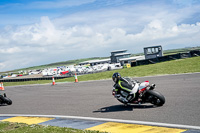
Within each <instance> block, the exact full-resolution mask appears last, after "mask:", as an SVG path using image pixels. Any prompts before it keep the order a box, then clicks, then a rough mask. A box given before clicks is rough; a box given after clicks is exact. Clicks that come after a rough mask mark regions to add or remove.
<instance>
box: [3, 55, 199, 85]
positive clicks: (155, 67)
mask: <svg viewBox="0 0 200 133" xmlns="http://www.w3.org/2000/svg"><path fill="white" fill-rule="evenodd" d="M115 72H119V73H120V74H121V75H122V76H123V77H126V76H129V77H143V76H154V75H165V74H179V73H194V72H200V57H192V58H186V59H180V60H173V61H166V62H161V63H157V64H150V65H143V66H136V67H131V68H125V69H119V70H113V71H106V72H101V73H95V74H88V75H82V76H78V81H88V80H102V79H111V77H112V75H113V73H115ZM74 81H75V79H74V77H70V78H65V79H59V80H56V82H74ZM45 83H52V81H51V80H40V81H26V82H4V86H13V85H26V84H45Z"/></svg>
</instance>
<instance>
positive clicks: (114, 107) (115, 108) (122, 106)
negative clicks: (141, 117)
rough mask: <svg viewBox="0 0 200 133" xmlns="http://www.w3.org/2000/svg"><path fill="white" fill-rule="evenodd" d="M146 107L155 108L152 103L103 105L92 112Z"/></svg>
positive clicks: (131, 109)
mask: <svg viewBox="0 0 200 133" xmlns="http://www.w3.org/2000/svg"><path fill="white" fill-rule="evenodd" d="M148 108H155V106H154V105H128V106H124V105H122V104H120V105H113V106H109V107H103V108H100V109H98V110H96V111H93V113H108V112H119V111H133V109H148Z"/></svg>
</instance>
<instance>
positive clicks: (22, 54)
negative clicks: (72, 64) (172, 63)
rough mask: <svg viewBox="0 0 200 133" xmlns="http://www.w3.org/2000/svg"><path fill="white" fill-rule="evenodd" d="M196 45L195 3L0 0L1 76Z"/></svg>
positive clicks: (199, 8) (199, 15) (198, 15)
mask: <svg viewBox="0 0 200 133" xmlns="http://www.w3.org/2000/svg"><path fill="white" fill-rule="evenodd" d="M155 45H162V47H163V49H164V50H167V49H176V48H184V47H195V46H200V1H199V0H40V1H39V0H38V1H37V0H0V55H1V56H0V72H3V71H8V70H14V69H20V68H26V67H32V66H38V65H44V64H49V63H55V62H60V61H68V60H73V59H83V58H89V57H109V56H110V52H111V51H115V50H121V49H127V50H128V51H127V52H128V53H132V54H135V53H141V52H143V48H144V47H148V46H155Z"/></svg>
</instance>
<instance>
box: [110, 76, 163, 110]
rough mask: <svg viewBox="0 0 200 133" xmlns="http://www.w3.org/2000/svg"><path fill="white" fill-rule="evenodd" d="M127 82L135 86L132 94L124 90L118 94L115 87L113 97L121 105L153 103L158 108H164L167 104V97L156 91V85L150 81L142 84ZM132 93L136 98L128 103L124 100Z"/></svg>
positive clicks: (132, 81) (134, 81) (133, 81)
mask: <svg viewBox="0 0 200 133" xmlns="http://www.w3.org/2000/svg"><path fill="white" fill-rule="evenodd" d="M127 80H129V82H131V83H132V84H133V86H134V87H133V89H132V91H131V92H127V91H125V90H122V89H120V90H118V91H117V92H116V91H115V89H116V88H115V85H114V88H113V90H112V95H113V96H114V97H115V98H116V99H117V100H118V101H120V102H121V103H123V104H125V105H129V104H144V103H151V104H153V105H156V106H162V105H163V104H164V103H165V97H164V96H163V95H162V94H161V93H160V92H158V91H155V90H154V89H155V87H156V85H155V84H152V85H150V84H149V81H145V82H142V83H140V82H139V81H137V80H131V79H130V78H128V79H127ZM130 93H132V94H135V96H134V98H133V99H129V100H128V102H127V101H125V100H124V99H125V98H127V97H128V96H129V94H130Z"/></svg>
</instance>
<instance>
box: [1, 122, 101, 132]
mask: <svg viewBox="0 0 200 133" xmlns="http://www.w3.org/2000/svg"><path fill="white" fill-rule="evenodd" d="M0 133H102V132H99V131H89V130H79V129H72V128H66V127H55V126H43V125H37V124H36V125H27V124H24V123H10V122H0Z"/></svg>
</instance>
